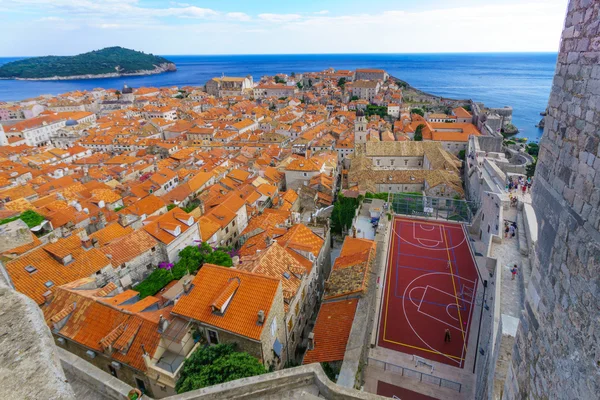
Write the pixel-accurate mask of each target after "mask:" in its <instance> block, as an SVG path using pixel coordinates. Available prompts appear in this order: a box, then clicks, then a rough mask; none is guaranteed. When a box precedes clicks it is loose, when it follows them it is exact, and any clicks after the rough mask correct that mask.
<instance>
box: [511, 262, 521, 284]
mask: <svg viewBox="0 0 600 400" xmlns="http://www.w3.org/2000/svg"><path fill="white" fill-rule="evenodd" d="M518 272H519V270H518V269H517V264H515V265H514V266H513V267H512V269H511V270H510V273H511V274H512V280H513V281H514V280H515V276H517V273H518Z"/></svg>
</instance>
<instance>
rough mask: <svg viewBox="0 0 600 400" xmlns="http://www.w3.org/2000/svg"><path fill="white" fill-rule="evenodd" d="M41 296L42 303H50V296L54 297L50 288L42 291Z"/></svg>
mask: <svg viewBox="0 0 600 400" xmlns="http://www.w3.org/2000/svg"><path fill="white" fill-rule="evenodd" d="M42 296H44V305H48V304H50V303H51V302H52V297H54V295H53V293H52V291H51V290H48V291H46V292H44V294H43V295H42Z"/></svg>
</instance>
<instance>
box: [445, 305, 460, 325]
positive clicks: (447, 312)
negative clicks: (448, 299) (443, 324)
mask: <svg viewBox="0 0 600 400" xmlns="http://www.w3.org/2000/svg"><path fill="white" fill-rule="evenodd" d="M450 306H452V307H456V304H448V305H447V306H446V314H448V316H449V317H450V318H452V319H453V320H455V321H458V318H454V316H453V315H452V314H450V310H448V307H450ZM455 309H456V311H457V312H458V308H455Z"/></svg>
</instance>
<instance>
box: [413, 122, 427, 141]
mask: <svg viewBox="0 0 600 400" xmlns="http://www.w3.org/2000/svg"><path fill="white" fill-rule="evenodd" d="M423 128H425V125H423V124H419V126H417V129H415V137H414V140H415V142H420V141H422V140H423Z"/></svg>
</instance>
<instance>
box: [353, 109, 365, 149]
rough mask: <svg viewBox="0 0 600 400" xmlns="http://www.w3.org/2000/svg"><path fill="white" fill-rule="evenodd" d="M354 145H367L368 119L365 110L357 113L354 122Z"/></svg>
mask: <svg viewBox="0 0 600 400" xmlns="http://www.w3.org/2000/svg"><path fill="white" fill-rule="evenodd" d="M354 143H355V144H357V143H367V119H366V118H365V112H364V111H363V110H357V111H356V121H355V122H354Z"/></svg>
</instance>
